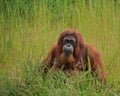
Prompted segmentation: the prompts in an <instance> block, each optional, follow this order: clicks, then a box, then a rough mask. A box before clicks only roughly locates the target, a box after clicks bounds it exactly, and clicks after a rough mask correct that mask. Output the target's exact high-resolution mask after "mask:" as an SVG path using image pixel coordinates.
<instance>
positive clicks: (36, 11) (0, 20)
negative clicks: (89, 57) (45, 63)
mask: <svg viewBox="0 0 120 96" xmlns="http://www.w3.org/2000/svg"><path fill="white" fill-rule="evenodd" d="M68 28H73V29H76V30H77V31H80V32H81V34H82V35H83V36H84V39H85V41H87V42H88V43H91V44H92V45H94V46H96V47H97V49H99V50H100V52H101V56H102V59H103V62H104V67H105V72H106V76H107V82H108V83H107V84H106V85H104V86H101V85H100V84H99V83H97V84H92V79H93V78H92V77H91V76H88V77H87V78H86V76H85V73H83V74H82V75H80V76H75V77H71V76H68V75H65V74H64V73H62V72H57V73H55V74H49V75H47V76H46V77H45V78H44V79H43V78H42V74H41V71H40V72H38V71H37V69H38V67H40V66H41V63H40V61H41V59H42V58H43V57H44V56H45V55H46V54H47V52H48V50H49V48H50V47H51V46H52V44H53V43H54V42H55V41H56V40H57V38H58V36H59V33H60V32H62V31H63V30H64V29H68ZM0 95H1V96H36V95H37V96H119V95H120V1H119V0H0Z"/></svg>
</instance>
